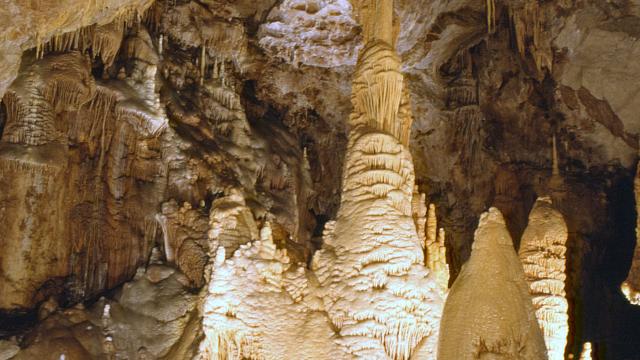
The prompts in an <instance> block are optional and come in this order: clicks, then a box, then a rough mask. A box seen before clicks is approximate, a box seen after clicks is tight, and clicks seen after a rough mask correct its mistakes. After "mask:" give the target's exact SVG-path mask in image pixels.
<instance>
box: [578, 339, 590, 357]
mask: <svg viewBox="0 0 640 360" xmlns="http://www.w3.org/2000/svg"><path fill="white" fill-rule="evenodd" d="M580 360H591V343H590V342H586V343H584V344H583V345H582V353H581V354H580Z"/></svg>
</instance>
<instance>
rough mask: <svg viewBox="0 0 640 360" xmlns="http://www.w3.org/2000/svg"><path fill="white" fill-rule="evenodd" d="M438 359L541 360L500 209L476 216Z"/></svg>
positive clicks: (450, 298)
mask: <svg viewBox="0 0 640 360" xmlns="http://www.w3.org/2000/svg"><path fill="white" fill-rule="evenodd" d="M440 335H441V336H440V339H439V344H438V359H441V360H459V359H527V360H537V359H547V352H546V348H545V344H544V339H543V337H542V331H541V330H540V327H539V326H538V322H537V321H536V317H535V311H534V309H533V304H532V302H531V296H530V295H529V291H528V286H527V283H526V281H525V275H524V270H523V269H522V265H521V264H520V259H518V255H517V254H516V252H515V250H514V248H513V243H512V240H511V237H510V236H509V232H508V231H507V228H506V225H505V221H504V218H503V216H502V214H501V213H500V211H499V210H498V209H496V208H491V209H489V211H487V212H485V213H484V214H482V215H481V216H480V222H479V224H478V229H477V230H476V232H475V238H474V242H473V246H472V251H471V257H470V258H469V260H468V261H467V262H466V263H465V264H464V265H463V266H462V270H461V271H460V274H459V275H458V277H457V278H456V281H455V282H454V283H453V285H452V287H451V289H450V291H449V295H448V297H447V302H446V304H445V308H444V312H443V314H442V322H441V325H440Z"/></svg>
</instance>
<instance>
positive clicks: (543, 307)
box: [518, 197, 569, 360]
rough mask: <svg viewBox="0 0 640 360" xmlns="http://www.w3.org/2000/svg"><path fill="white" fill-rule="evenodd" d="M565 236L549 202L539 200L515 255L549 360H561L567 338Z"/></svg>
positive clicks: (547, 200)
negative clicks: (526, 285)
mask: <svg viewBox="0 0 640 360" xmlns="http://www.w3.org/2000/svg"><path fill="white" fill-rule="evenodd" d="M567 236H568V230H567V225H566V224H565V222H564V219H563V217H562V215H561V214H560V213H559V212H558V211H557V210H556V209H555V208H554V207H553V204H552V203H551V199H550V198H548V197H543V198H539V199H538V200H537V201H536V203H535V205H534V206H533V209H532V210H531V214H530V215H529V224H528V225H527V228H526V229H525V231H524V234H523V235H522V241H521V242H520V250H519V252H518V254H519V256H520V260H521V261H522V265H523V267H524V272H525V276H526V279H527V282H528V283H529V293H530V294H531V296H532V297H533V307H534V309H535V311H536V317H537V318H538V323H539V324H540V327H541V328H542V332H543V334H544V338H545V343H546V345H547V350H548V354H549V359H551V360H562V359H564V351H565V347H566V344H567V336H568V335H569V315H568V310H569V309H568V307H569V305H568V303H567V299H566V294H565V278H566V275H565V267H566V256H565V254H566V251H567V248H566V242H567Z"/></svg>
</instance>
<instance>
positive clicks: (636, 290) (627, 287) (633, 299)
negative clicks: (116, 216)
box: [620, 166, 640, 305]
mask: <svg viewBox="0 0 640 360" xmlns="http://www.w3.org/2000/svg"><path fill="white" fill-rule="evenodd" d="M633 192H634V194H635V203H636V214H640V166H638V168H637V170H636V177H635V180H634V182H633ZM638 239H640V215H637V217H636V247H635V250H634V252H633V258H632V260H631V268H630V269H629V275H627V279H626V280H625V281H624V282H623V283H622V285H621V286H620V288H621V290H622V293H623V294H624V296H626V297H627V300H629V302H630V303H632V304H634V305H640V241H638Z"/></svg>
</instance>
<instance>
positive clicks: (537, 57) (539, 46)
mask: <svg viewBox="0 0 640 360" xmlns="http://www.w3.org/2000/svg"><path fill="white" fill-rule="evenodd" d="M509 18H510V19H511V24H512V26H513V32H514V35H515V43H516V47H517V49H518V53H519V54H520V56H522V57H523V58H524V57H526V53H527V50H529V53H530V54H531V56H533V60H534V63H535V65H536V69H537V70H538V73H542V72H543V70H544V69H547V70H549V71H550V70H551V69H552V65H553V53H552V51H551V47H550V41H548V39H547V35H546V33H545V32H544V30H543V29H544V22H545V16H544V9H542V7H541V5H540V3H539V0H531V1H525V3H524V5H520V6H511V7H510V8H509Z"/></svg>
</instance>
